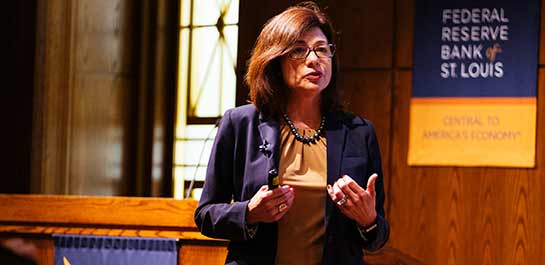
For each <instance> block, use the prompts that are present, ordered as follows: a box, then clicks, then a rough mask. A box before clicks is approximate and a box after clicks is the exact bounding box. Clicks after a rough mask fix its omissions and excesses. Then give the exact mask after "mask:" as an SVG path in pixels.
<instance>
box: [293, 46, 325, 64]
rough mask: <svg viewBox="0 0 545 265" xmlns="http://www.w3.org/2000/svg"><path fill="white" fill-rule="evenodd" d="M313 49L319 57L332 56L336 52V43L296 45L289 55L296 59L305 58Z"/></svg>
mask: <svg viewBox="0 0 545 265" xmlns="http://www.w3.org/2000/svg"><path fill="white" fill-rule="evenodd" d="M311 51H313V52H314V54H316V57H318V58H331V57H333V55H334V54H335V44H324V45H319V46H316V47H314V48H310V47H308V46H295V47H294V48H293V49H291V50H290V51H289V52H288V53H287V55H288V57H289V58H291V59H294V60H303V59H306V58H307V56H308V55H309V54H310V52H311Z"/></svg>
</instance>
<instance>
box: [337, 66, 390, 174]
mask: <svg viewBox="0 0 545 265" xmlns="http://www.w3.org/2000/svg"><path fill="white" fill-rule="evenodd" d="M391 86H392V82H391V73H390V71H343V72H342V77H341V81H340V82H339V87H342V89H343V101H344V102H347V103H348V105H347V109H348V110H350V111H352V112H353V113H355V114H358V115H360V116H361V117H364V118H365V119H368V120H370V121H371V122H372V123H373V124H374V125H375V129H376V133H377V137H378V140H379V145H380V149H381V153H382V157H383V161H388V157H389V155H390V154H389V151H390V130H391V128H390V118H389V117H390V115H391V113H390V110H391V95H390V93H391V89H390V88H391ZM385 165H386V164H384V166H383V168H384V175H385V176H389V174H388V167H386V166H385Z"/></svg>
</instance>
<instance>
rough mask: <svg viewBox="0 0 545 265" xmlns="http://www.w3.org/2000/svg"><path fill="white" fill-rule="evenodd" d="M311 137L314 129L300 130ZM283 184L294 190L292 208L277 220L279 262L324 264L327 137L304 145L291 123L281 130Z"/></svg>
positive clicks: (277, 256) (283, 263) (280, 169)
mask: <svg viewBox="0 0 545 265" xmlns="http://www.w3.org/2000/svg"><path fill="white" fill-rule="evenodd" d="M297 131H298V132H299V134H301V135H303V136H306V137H309V136H311V135H313V134H314V133H315V132H316V131H315V130H313V129H297ZM280 142H281V147H280V148H281V149H280V165H279V172H278V173H279V176H280V183H281V185H290V186H291V187H293V188H294V190H295V200H294V202H293V205H292V207H291V209H290V210H289V211H288V212H287V213H286V215H284V217H283V218H282V219H281V220H280V221H279V222H278V250H277V253H276V265H288V264H297V265H300V264H309V265H314V264H321V262H322V252H323V245H324V235H325V223H324V222H325V221H324V217H325V201H326V183H327V177H326V176H327V163H326V159H327V153H326V150H327V149H326V147H327V143H326V139H325V137H323V136H322V137H320V138H319V140H318V141H317V142H316V143H311V144H303V143H302V142H300V141H297V140H296V139H295V136H294V135H293V134H292V133H291V132H290V129H289V127H288V126H286V125H283V126H282V127H281V129H280Z"/></svg>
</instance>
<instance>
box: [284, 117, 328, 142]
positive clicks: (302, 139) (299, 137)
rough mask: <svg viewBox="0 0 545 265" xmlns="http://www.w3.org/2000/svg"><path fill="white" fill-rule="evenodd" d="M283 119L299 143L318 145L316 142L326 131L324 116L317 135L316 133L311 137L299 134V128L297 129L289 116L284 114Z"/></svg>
mask: <svg viewBox="0 0 545 265" xmlns="http://www.w3.org/2000/svg"><path fill="white" fill-rule="evenodd" d="M283 117H284V120H285V121H286V123H287V124H288V126H289V127H290V131H291V133H292V134H293V135H294V136H295V139H296V140H297V141H299V142H303V143H304V144H308V143H316V140H318V139H319V138H320V135H321V134H322V131H323V130H324V125H325V116H322V120H321V121H320V128H318V129H317V130H316V133H314V135H312V136H310V137H305V136H302V135H301V134H299V133H298V132H297V128H295V124H293V122H292V121H291V119H290V117H289V116H288V114H286V113H284V115H283Z"/></svg>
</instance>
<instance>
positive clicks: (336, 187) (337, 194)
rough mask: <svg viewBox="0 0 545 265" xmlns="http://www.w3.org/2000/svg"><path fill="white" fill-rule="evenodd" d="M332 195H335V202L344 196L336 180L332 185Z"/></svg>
mask: <svg viewBox="0 0 545 265" xmlns="http://www.w3.org/2000/svg"><path fill="white" fill-rule="evenodd" d="M333 193H334V194H335V202H337V201H339V200H340V199H341V198H342V197H343V196H346V195H344V193H343V192H342V190H341V188H340V187H339V181H338V180H337V181H335V183H334V184H333Z"/></svg>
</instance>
